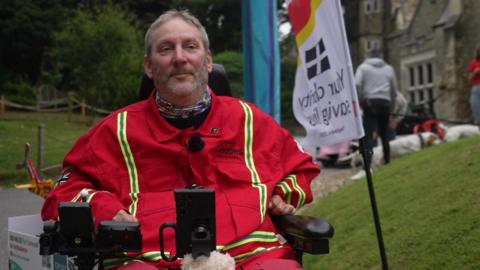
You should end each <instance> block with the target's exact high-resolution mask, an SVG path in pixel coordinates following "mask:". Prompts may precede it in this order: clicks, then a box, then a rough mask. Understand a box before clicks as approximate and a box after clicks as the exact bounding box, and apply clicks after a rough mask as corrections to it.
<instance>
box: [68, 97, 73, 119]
mask: <svg viewBox="0 0 480 270" xmlns="http://www.w3.org/2000/svg"><path fill="white" fill-rule="evenodd" d="M67 106H68V110H67V115H68V118H67V119H68V120H67V121H68V122H72V112H73V96H72V92H68V94H67Z"/></svg>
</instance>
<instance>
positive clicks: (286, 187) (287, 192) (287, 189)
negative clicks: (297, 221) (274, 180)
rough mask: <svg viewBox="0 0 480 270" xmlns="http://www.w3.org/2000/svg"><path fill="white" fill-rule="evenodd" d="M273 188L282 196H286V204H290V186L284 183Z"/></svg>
mask: <svg viewBox="0 0 480 270" xmlns="http://www.w3.org/2000/svg"><path fill="white" fill-rule="evenodd" d="M275 186H276V187H279V188H280V189H281V190H282V192H283V194H285V196H287V203H288V204H292V189H291V188H290V186H289V185H288V184H287V183H285V182H284V181H282V182H280V183H278V184H276V185H275Z"/></svg>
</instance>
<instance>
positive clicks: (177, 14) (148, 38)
mask: <svg viewBox="0 0 480 270" xmlns="http://www.w3.org/2000/svg"><path fill="white" fill-rule="evenodd" d="M174 18H181V19H183V20H184V21H186V22H188V23H191V24H193V25H194V26H195V27H196V28H197V29H198V31H200V35H201V38H202V43H203V46H204V47H205V50H209V49H210V42H209V41H208V35H207V31H206V30H205V27H203V25H202V24H201V23H200V21H199V20H198V19H197V18H196V17H195V16H193V15H192V14H191V13H190V12H189V11H187V10H176V9H172V10H169V11H167V12H165V13H163V14H162V15H160V16H159V17H158V18H157V19H156V20H155V21H154V22H153V23H152V24H151V25H150V27H149V28H148V30H147V33H146V34H145V54H147V56H148V57H150V55H151V53H152V46H153V44H152V43H153V40H152V34H153V32H154V31H155V30H156V29H157V28H158V27H159V26H161V25H162V24H164V23H166V22H168V21H169V20H171V19H174Z"/></svg>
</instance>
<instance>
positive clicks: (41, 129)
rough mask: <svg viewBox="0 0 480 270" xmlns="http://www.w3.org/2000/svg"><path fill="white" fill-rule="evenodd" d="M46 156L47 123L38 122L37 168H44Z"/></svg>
mask: <svg viewBox="0 0 480 270" xmlns="http://www.w3.org/2000/svg"><path fill="white" fill-rule="evenodd" d="M44 158H45V124H38V159H37V168H38V170H41V169H42V166H43V160H44Z"/></svg>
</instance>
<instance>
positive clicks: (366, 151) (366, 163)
mask: <svg viewBox="0 0 480 270" xmlns="http://www.w3.org/2000/svg"><path fill="white" fill-rule="evenodd" d="M359 147H360V153H361V154H362V158H363V168H364V170H365V174H366V176H367V185H368V193H369V194H370V204H371V205H372V214H373V220H374V222H375V230H376V233H377V242H378V249H379V250H380V257H381V259H382V269H383V270H388V262H387V253H386V251H385V245H384V243H383V235H382V227H381V226H380V215H379V214H378V209H377V200H376V198H375V189H374V187H373V179H372V172H371V171H370V160H371V157H372V154H373V152H372V149H371V148H367V147H366V146H365V137H363V138H361V139H360V145H359Z"/></svg>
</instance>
